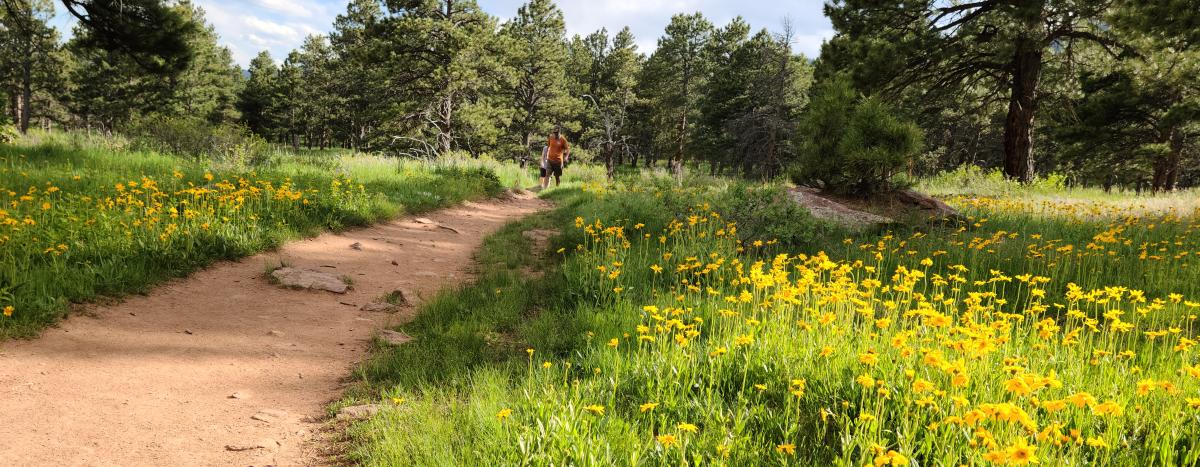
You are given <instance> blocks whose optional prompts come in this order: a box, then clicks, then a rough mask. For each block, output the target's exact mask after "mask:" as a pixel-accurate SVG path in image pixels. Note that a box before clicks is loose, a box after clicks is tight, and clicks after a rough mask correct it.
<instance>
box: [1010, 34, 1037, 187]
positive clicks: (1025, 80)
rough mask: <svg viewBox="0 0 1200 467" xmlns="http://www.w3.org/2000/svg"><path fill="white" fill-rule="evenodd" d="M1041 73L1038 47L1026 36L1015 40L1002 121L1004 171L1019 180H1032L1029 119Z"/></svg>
mask: <svg viewBox="0 0 1200 467" xmlns="http://www.w3.org/2000/svg"><path fill="white" fill-rule="evenodd" d="M1041 74H1042V48H1041V46H1040V45H1039V44H1038V43H1037V42H1036V41H1033V40H1031V39H1029V38H1021V39H1018V41H1017V51H1016V53H1015V54H1014V56H1013V61H1012V90H1011V91H1012V94H1011V96H1010V97H1009V101H1008V117H1007V118H1005V120H1004V174H1005V175H1007V176H1008V178H1011V179H1014V180H1019V181H1021V182H1022V183H1029V182H1030V181H1032V180H1033V118H1034V114H1035V112H1036V110H1037V97H1038V96H1037V87H1038V81H1039V79H1040V78H1041Z"/></svg>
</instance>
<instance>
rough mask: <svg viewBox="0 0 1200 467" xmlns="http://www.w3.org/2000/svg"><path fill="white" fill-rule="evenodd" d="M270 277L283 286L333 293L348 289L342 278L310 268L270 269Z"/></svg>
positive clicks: (343, 291) (344, 291)
mask: <svg viewBox="0 0 1200 467" xmlns="http://www.w3.org/2000/svg"><path fill="white" fill-rule="evenodd" d="M271 277H274V278H275V280H277V281H279V285H282V286H284V287H294V288H300V289H315V290H326V291H329V292H333V293H346V290H348V289H349V286H347V285H346V282H345V281H343V280H342V278H340V277H338V276H335V275H333V274H329V273H326V272H321V271H313V270H311V269H300V268H293V267H284V268H279V269H276V270H274V271H271Z"/></svg>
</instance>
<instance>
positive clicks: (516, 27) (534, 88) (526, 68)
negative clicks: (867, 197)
mask: <svg viewBox="0 0 1200 467" xmlns="http://www.w3.org/2000/svg"><path fill="white" fill-rule="evenodd" d="M500 37H501V40H502V41H503V42H502V43H503V44H504V49H505V50H506V56H505V57H504V63H505V64H506V65H507V66H508V67H510V68H511V69H512V73H513V79H512V81H511V82H510V83H509V84H508V86H506V87H505V89H504V92H505V94H506V95H507V100H508V105H509V106H510V108H511V111H512V123H511V124H510V125H509V128H508V132H509V134H510V135H511V136H513V137H516V138H517V141H516V143H517V145H518V148H519V151H520V154H522V155H523V154H527V153H529V152H530V151H531V148H532V147H533V146H534V144H535V143H536V142H538V140H539V137H540V136H542V135H544V134H547V133H549V131H550V129H551V128H552V127H553V126H555V125H563V126H566V127H570V126H573V125H572V123H573V122H564V119H565V118H567V117H568V116H570V115H572V114H573V113H575V112H577V110H576V109H578V108H579V107H580V102H579V100H578V98H579V96H571V95H570V94H568V89H569V88H568V82H567V76H566V65H567V54H566V47H565V38H566V23H565V22H564V21H563V14H562V11H561V10H559V9H558V7H557V6H555V5H554V2H553V1H551V0H531V1H530V2H529V3H526V4H524V5H522V6H521V7H520V9H518V10H517V16H516V17H515V18H513V19H512V20H510V21H508V22H507V23H505V24H504V25H503V26H502V28H501V31H500Z"/></svg>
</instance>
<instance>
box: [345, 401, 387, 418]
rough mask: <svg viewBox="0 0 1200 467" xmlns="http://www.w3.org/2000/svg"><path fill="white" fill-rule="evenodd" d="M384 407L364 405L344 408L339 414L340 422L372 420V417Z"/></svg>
mask: <svg viewBox="0 0 1200 467" xmlns="http://www.w3.org/2000/svg"><path fill="white" fill-rule="evenodd" d="M382 407H383V406H381V405H379V404H364V405H352V406H350V407H342V410H339V411H338V413H337V419H338V420H362V419H366V418H371V416H373V415H375V414H377V413H379V409H380V408H382Z"/></svg>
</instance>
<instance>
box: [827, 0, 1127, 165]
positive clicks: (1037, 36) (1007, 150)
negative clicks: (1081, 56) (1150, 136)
mask: <svg viewBox="0 0 1200 467" xmlns="http://www.w3.org/2000/svg"><path fill="white" fill-rule="evenodd" d="M1112 3H1113V1H1112V0H1085V1H1077V0H1037V1H1022V2H1014V1H1011V0H981V1H975V2H961V3H958V2H955V3H945V2H938V1H934V0H925V1H920V2H883V3H882V4H881V3H880V2H877V1H874V0H837V1H833V2H830V3H828V4H826V7H825V13H826V15H827V16H829V18H830V20H831V21H832V22H833V25H834V28H835V29H836V30H837V31H838V34H837V36H835V38H834V39H833V40H831V41H830V49H837V48H840V49H842V53H837V54H833V53H831V54H829V55H830V58H831V59H832V58H834V57H840V60H842V61H843V63H842V66H838V67H835V68H836V69H843V70H847V71H851V72H852V74H853V75H854V77H855V78H856V81H866V82H871V83H875V84H877V85H881V86H885V87H888V88H890V89H892V90H895V89H903V88H905V87H908V86H910V85H916V86H922V87H926V88H960V87H963V86H966V85H970V84H972V83H980V82H986V83H988V84H987V85H988V86H990V87H992V88H993V89H995V90H996V91H1001V90H1003V91H1006V94H1007V95H1008V112H1007V116H1006V118H1005V121H1004V142H1003V146H1004V154H1005V157H1004V171H1005V173H1006V174H1007V175H1008V176H1010V177H1012V178H1015V179H1019V180H1022V181H1029V180H1030V179H1031V178H1032V176H1033V163H1034V160H1033V145H1034V139H1033V134H1034V119H1035V116H1036V115H1037V110H1038V107H1039V104H1040V101H1041V99H1042V96H1041V91H1042V90H1043V89H1042V85H1043V74H1044V72H1045V71H1046V70H1047V61H1048V60H1050V59H1051V58H1059V59H1062V60H1071V59H1072V58H1073V57H1074V55H1073V54H1071V53H1070V51H1071V50H1074V49H1075V48H1076V47H1077V45H1079V44H1096V45H1099V46H1101V47H1103V48H1104V49H1105V50H1107V51H1108V52H1109V53H1111V54H1113V55H1114V56H1115V55H1119V54H1122V53H1124V49H1125V48H1124V47H1123V45H1122V44H1120V43H1119V42H1118V41H1117V40H1116V38H1115V36H1114V34H1113V31H1112V29H1111V28H1108V27H1106V26H1105V25H1104V19H1105V17H1106V15H1108V13H1109V12H1110V11H1111V9H1110V7H1111V6H1112ZM1059 51H1063V52H1065V53H1058V52H1059ZM825 55H826V54H825V53H824V51H823V53H822V56H823V57H824V56H825ZM859 57H862V58H861V59H860V58H859Z"/></svg>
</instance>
